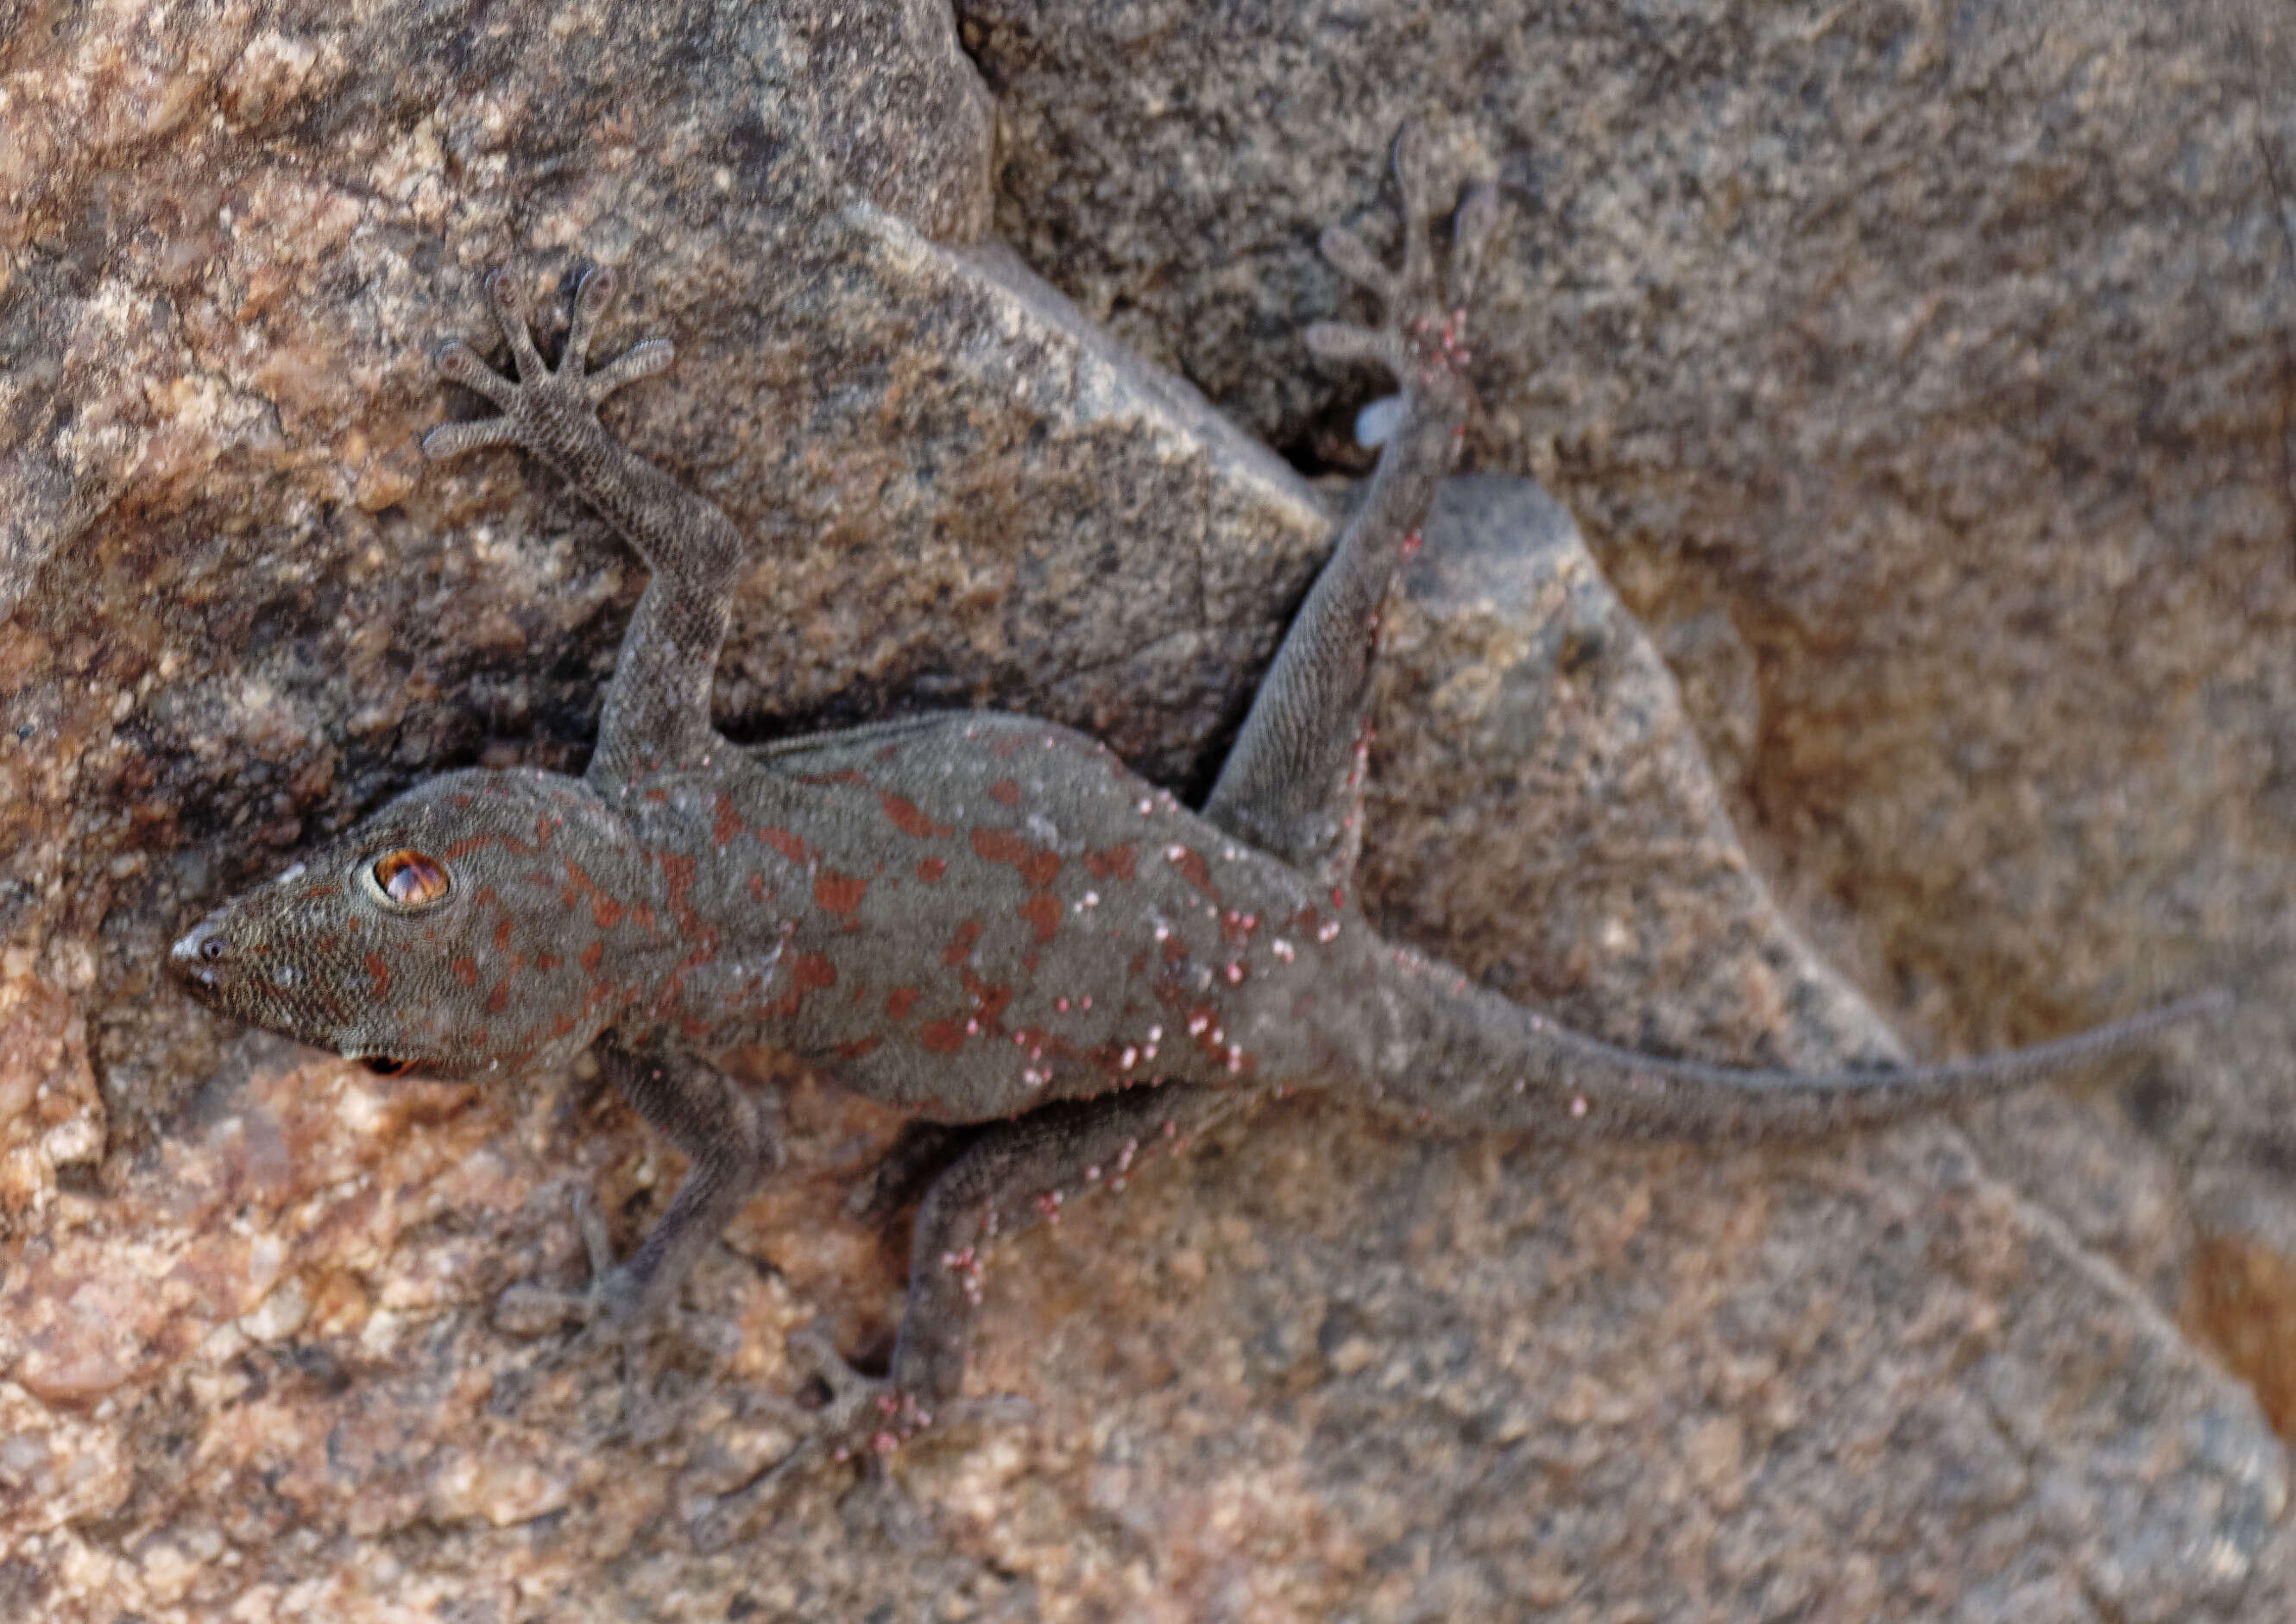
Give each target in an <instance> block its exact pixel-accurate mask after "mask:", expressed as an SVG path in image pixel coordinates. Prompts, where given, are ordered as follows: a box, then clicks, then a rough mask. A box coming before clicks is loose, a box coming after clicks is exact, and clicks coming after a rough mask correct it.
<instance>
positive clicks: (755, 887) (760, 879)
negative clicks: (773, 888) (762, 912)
mask: <svg viewBox="0 0 2296 1624" xmlns="http://www.w3.org/2000/svg"><path fill="white" fill-rule="evenodd" d="M765 900H766V877H765V875H763V874H751V875H750V901H752V902H755V903H757V904H758V906H764V904H765Z"/></svg>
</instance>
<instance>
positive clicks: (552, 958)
mask: <svg viewBox="0 0 2296 1624" xmlns="http://www.w3.org/2000/svg"><path fill="white" fill-rule="evenodd" d="M559 963H560V961H559V957H558V956H557V955H556V954H555V953H537V954H536V955H535V956H534V967H535V968H536V969H537V970H555V969H557V968H558V965H559Z"/></svg>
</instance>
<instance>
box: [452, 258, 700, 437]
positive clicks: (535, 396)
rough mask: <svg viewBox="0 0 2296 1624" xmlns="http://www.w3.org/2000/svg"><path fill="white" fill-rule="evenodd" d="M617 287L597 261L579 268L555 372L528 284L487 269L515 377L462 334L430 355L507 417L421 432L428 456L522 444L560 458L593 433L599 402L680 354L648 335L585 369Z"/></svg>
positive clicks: (497, 321)
mask: <svg viewBox="0 0 2296 1624" xmlns="http://www.w3.org/2000/svg"><path fill="white" fill-rule="evenodd" d="M616 286H617V283H616V278H615V275H614V273H613V270H612V268H611V267H607V266H594V267H591V268H590V269H589V270H587V271H585V272H584V273H583V274H582V281H581V283H580V285H579V286H578V287H577V288H576V289H575V290H574V316H573V322H572V324H571V325H570V327H569V328H568V330H567V333H566V347H565V349H564V351H563V352H562V354H561V355H560V357H559V358H558V369H557V370H556V371H555V372H553V371H552V370H551V369H550V366H549V365H548V363H546V362H545V361H544V360H543V358H542V352H541V351H540V350H538V349H536V348H535V344H534V332H533V327H534V323H533V316H532V314H531V312H530V311H529V308H528V305H527V300H526V291H525V289H524V288H523V287H522V286H521V284H520V283H519V280H518V278H517V277H516V276H514V275H512V273H511V272H509V271H508V270H498V271H496V272H494V273H493V274H491V275H488V278H487V304H488V308H491V309H492V310H493V312H494V317H495V324H496V325H497V326H498V327H500V328H501V329H502V333H503V337H504V339H506V340H509V342H510V354H511V364H512V366H513V367H514V368H515V369H516V372H517V376H516V377H515V378H505V377H504V376H503V375H502V374H501V373H498V372H496V371H495V369H494V368H493V367H491V366H488V365H487V364H486V362H485V361H483V360H482V359H480V356H479V353H478V351H476V350H474V349H471V347H470V346H469V345H468V344H465V343H464V342H463V340H460V339H450V340H447V342H446V343H444V344H442V345H440V346H439V349H438V351H437V353H436V354H435V355H433V356H432V357H431V365H432V366H433V367H435V368H436V369H437V371H438V373H439V376H440V377H442V378H444V379H446V380H447V381H448V382H449V383H459V384H460V385H462V386H463V388H464V389H466V390H470V391H471V393H472V394H474V395H480V396H483V397H484V398H487V399H488V400H490V401H492V402H493V403H494V404H495V406H496V407H497V408H499V409H500V411H501V413H502V415H501V416H499V417H482V418H480V419H479V420H477V421H476V422H454V423H446V424H443V425H441V426H440V427H439V428H436V429H433V430H431V431H430V433H429V434H428V435H426V436H424V437H423V440H422V452H423V455H426V456H428V457H430V459H431V460H432V461H434V462H439V461H444V460H445V459H446V458H447V457H452V456H460V455H462V454H463V453H464V452H465V451H476V450H479V449H480V448H482V447H488V446H520V447H524V448H525V449H527V450H529V451H531V452H533V453H534V454H535V455H537V456H541V457H545V458H550V459H553V460H562V459H563V458H564V457H565V456H566V455H570V454H571V453H573V452H575V451H577V450H578V449H579V448H580V447H582V446H584V445H586V444H587V443H588V442H589V441H590V440H592V439H594V437H595V433H596V430H595V427H594V423H595V417H596V413H597V406H598V403H599V402H600V401H602V400H603V399H604V398H606V397H607V396H609V395H611V394H612V393H613V392H614V391H615V390H618V389H619V388H621V387H622V385H624V384H626V383H631V382H635V381H636V380H638V379H640V378H648V377H652V375H653V374H654V373H658V372H660V371H661V370H662V368H664V367H666V366H668V365H669V364H670V362H671V360H672V359H673V358H675V356H676V351H675V349H673V348H672V347H671V345H670V343H669V341H668V340H667V339H646V340H642V341H641V342H639V343H638V344H635V345H634V346H633V347H632V348H630V349H627V350H626V351H624V352H623V354H622V356H621V357H620V358H619V360H616V361H614V362H612V363H611V364H610V365H606V366H603V367H601V368H600V369H599V370H598V371H596V372H588V371H586V370H585V369H586V367H587V365H588V363H589V355H590V340H591V337H592V336H593V334H594V333H595V332H596V331H597V324H598V318H599V317H600V316H603V315H604V314H605V313H606V311H607V309H608V308H609V307H611V305H612V303H613V301H614V293H615V291H616ZM586 427H587V430H588V431H587V432H585V429H586Z"/></svg>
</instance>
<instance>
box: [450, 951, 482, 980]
mask: <svg viewBox="0 0 2296 1624" xmlns="http://www.w3.org/2000/svg"><path fill="white" fill-rule="evenodd" d="M447 968H448V969H449V970H452V971H453V972H455V980H458V981H460V982H461V983H462V984H463V986H465V987H476V986H477V985H478V984H479V962H478V960H476V959H474V958H471V957H470V956H468V955H464V956H460V957H458V958H456V959H455V962H454V963H453V964H449V965H448V966H447Z"/></svg>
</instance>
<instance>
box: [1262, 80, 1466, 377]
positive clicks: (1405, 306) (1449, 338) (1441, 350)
mask: <svg viewBox="0 0 2296 1624" xmlns="http://www.w3.org/2000/svg"><path fill="white" fill-rule="evenodd" d="M1426 148H1427V143H1426V136H1425V134H1424V132H1423V131H1422V130H1421V128H1420V127H1419V126H1418V125H1417V124H1406V125H1405V126H1404V127H1403V129H1402V131H1401V132H1400V133H1399V134H1398V135H1397V136H1396V138H1395V176H1396V182H1397V185H1398V189H1399V190H1400V191H1401V192H1402V194H1403V267H1402V268H1401V269H1400V270H1390V269H1389V268H1388V267H1386V266H1385V265H1383V264H1382V263H1381V262H1380V259H1379V257H1378V256H1377V255H1376V254H1374V253H1373V252H1372V250H1371V249H1370V248H1369V247H1368V246H1367V245H1365V242H1364V241H1363V239H1362V238H1360V237H1358V236H1357V235H1356V234H1354V233H1353V232H1351V231H1349V230H1348V229H1347V228H1346V227H1344V226H1330V227H1327V228H1326V229H1325V230H1324V234H1323V237H1322V238H1321V240H1320V242H1319V244H1318V246H1320V247H1321V248H1322V250H1323V252H1324V258H1325V259H1327V260H1328V261H1330V262H1331V266H1332V268H1333V270H1336V271H1338V272H1339V273H1340V275H1342V276H1345V277H1346V278H1347V279H1348V280H1349V281H1350V282H1352V283H1356V284H1357V286H1359V287H1362V288H1364V289H1365V290H1366V291H1369V292H1370V293H1371V294H1372V295H1373V296H1374V298H1376V299H1378V301H1379V303H1380V306H1381V311H1382V324H1381V325H1380V326H1378V327H1375V328H1374V327H1357V326H1352V325H1349V324H1346V323H1341V322H1316V323H1313V324H1310V325H1309V326H1308V330H1307V332H1306V334H1305V335H1304V336H1305V338H1306V340H1307V344H1308V349H1309V350H1310V351H1311V352H1312V353H1314V354H1315V355H1316V356H1317V357H1321V358H1322V359H1324V360H1327V361H1372V362H1375V363H1377V364H1378V365H1382V366H1383V367H1385V368H1386V369H1387V370H1388V371H1389V372H1390V373H1392V374H1394V376H1395V379H1396V381H1398V383H1400V384H1401V385H1402V386H1403V389H1404V391H1405V393H1406V395H1407V396H1418V397H1421V398H1424V399H1426V400H1428V401H1429V402H1430V403H1431V404H1438V405H1444V406H1447V405H1451V404H1453V403H1456V405H1457V406H1459V407H1460V408H1462V409H1464V397H1465V393H1466V368H1467V363H1468V360H1469V358H1470V357H1469V356H1468V353H1467V349H1466V324H1467V307H1468V304H1469V301H1470V300H1471V299H1472V297H1473V295H1474V289H1475V282H1476V279H1477V278H1478V276H1479V275H1480V273H1481V269H1482V261H1483V251H1484V250H1485V249H1486V248H1487V247H1488V245H1489V242H1490V238H1491V233H1492V230H1493V228H1494V227H1495V226H1497V224H1498V217H1499V195H1498V192H1497V188H1495V187H1493V186H1490V185H1486V184H1480V183H1479V184H1477V185H1472V186H1470V187H1468V188H1467V190H1466V192H1465V193H1464V194H1463V195H1462V197H1461V199H1460V201H1459V207H1458V211H1457V212H1456V214H1455V215H1454V216H1453V217H1452V225H1451V252H1450V256H1449V264H1448V265H1447V267H1444V270H1443V272H1442V273H1441V274H1439V273H1438V270H1437V267H1436V263H1435V250H1434V247H1433V245H1432V243H1431V242H1430V240H1429V237H1428V234H1427V216H1428V213H1429V193H1430V191H1431V183H1430V181H1429V179H1428V176H1427V152H1426Z"/></svg>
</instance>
